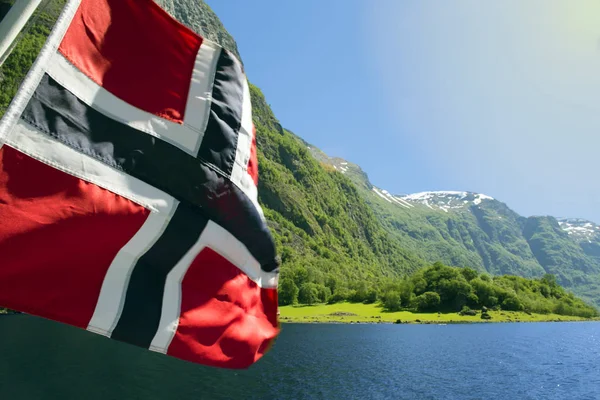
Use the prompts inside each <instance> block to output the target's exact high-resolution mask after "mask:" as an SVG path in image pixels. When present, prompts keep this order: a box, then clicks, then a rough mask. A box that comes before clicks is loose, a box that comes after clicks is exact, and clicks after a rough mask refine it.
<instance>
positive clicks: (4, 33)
mask: <svg viewBox="0 0 600 400" xmlns="http://www.w3.org/2000/svg"><path fill="white" fill-rule="evenodd" d="M41 2H42V0H17V1H16V2H15V4H13V6H12V7H11V8H10V10H9V11H8V14H6V16H5V17H4V19H3V20H2V22H0V66H2V64H4V61H6V59H7V58H8V55H9V54H10V51H11V45H12V43H13V42H14V41H15V39H16V38H17V36H18V35H19V33H20V32H21V30H23V27H25V24H26V23H27V21H29V18H31V16H32V15H33V13H34V12H35V10H36V8H38V6H39V5H40V3H41Z"/></svg>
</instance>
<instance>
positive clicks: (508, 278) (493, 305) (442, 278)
mask: <svg viewBox="0 0 600 400" xmlns="http://www.w3.org/2000/svg"><path fill="white" fill-rule="evenodd" d="M380 298H381V302H382V305H383V306H384V308H385V309H387V310H390V311H397V310H402V309H405V310H412V311H419V312H425V311H430V312H431V311H445V312H456V311H462V312H463V313H468V312H469V310H470V309H477V310H481V309H491V310H505V311H526V312H533V313H538V314H550V313H553V314H558V315H576V316H580V317H585V318H591V317H596V316H598V312H597V310H596V309H595V308H593V307H591V306H589V305H587V304H586V303H584V302H583V301H582V300H581V299H578V298H577V297H575V296H574V295H573V294H572V293H569V292H567V291H566V290H565V289H563V288H562V287H561V286H560V285H559V284H558V283H557V282H556V278H555V277H554V275H551V274H546V275H544V276H543V277H541V278H538V279H528V278H523V277H519V276H512V275H502V276H493V277H492V276H489V275H487V274H479V273H478V272H477V271H475V270H474V269H471V268H455V267H448V266H446V265H443V264H442V263H439V262H438V263H435V264H434V265H432V266H430V267H427V268H424V269H420V270H418V271H417V272H415V273H413V274H412V275H410V276H408V277H406V278H404V279H402V280H397V281H395V282H389V283H387V284H385V285H384V286H382V287H381V288H380Z"/></svg>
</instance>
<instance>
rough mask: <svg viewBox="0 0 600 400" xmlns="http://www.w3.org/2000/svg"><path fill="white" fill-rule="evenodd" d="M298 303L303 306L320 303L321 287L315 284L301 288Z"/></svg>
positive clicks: (308, 284) (304, 285) (306, 284)
mask: <svg viewBox="0 0 600 400" xmlns="http://www.w3.org/2000/svg"><path fill="white" fill-rule="evenodd" d="M298 301H299V302H300V303H302V304H315V303H317V302H318V301H319V287H318V285H316V284H314V283H310V282H309V283H305V284H303V285H302V286H300V291H299V292H298Z"/></svg>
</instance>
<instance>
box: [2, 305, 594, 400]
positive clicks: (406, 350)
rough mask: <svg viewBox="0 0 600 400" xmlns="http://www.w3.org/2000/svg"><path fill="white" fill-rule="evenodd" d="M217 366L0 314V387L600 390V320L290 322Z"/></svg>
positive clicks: (286, 393) (555, 395)
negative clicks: (268, 341)
mask: <svg viewBox="0 0 600 400" xmlns="http://www.w3.org/2000/svg"><path fill="white" fill-rule="evenodd" d="M282 328H283V330H282V333H281V335H280V337H279V339H278V340H277V343H276V344H275V346H274V347H273V348H272V350H271V352H270V353H268V354H267V355H266V356H265V357H264V358H263V359H262V360H260V361H259V362H258V363H257V364H256V365H255V366H253V367H251V368H250V369H249V370H244V371H231V370H221V369H211V368H207V367H202V366H197V365H193V364H189V363H186V362H182V361H179V360H176V359H171V358H167V357H165V356H162V355H158V354H154V353H151V352H149V351H145V350H142V349H138V348H135V347H133V346H129V345H125V344H121V343H118V342H115V341H111V340H108V339H106V338H104V337H101V336H98V335H95V334H91V333H88V332H85V331H83V330H79V329H76V328H72V327H69V326H64V325H60V324H57V323H54V322H50V321H46V320H42V319H38V318H34V317H31V316H22V315H21V316H4V317H0V357H1V358H0V399H89V400H95V399H102V400H106V399H144V400H154V399H511V400H512V399H597V398H600V323H597V322H589V323H529V324H527V323H521V324H480V325H444V326H439V325H364V324H361V325H333V324H331V325H330V324H323V325H300V324H285V325H283V327H282Z"/></svg>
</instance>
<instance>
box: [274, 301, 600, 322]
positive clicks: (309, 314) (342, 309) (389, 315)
mask: <svg viewBox="0 0 600 400" xmlns="http://www.w3.org/2000/svg"><path fill="white" fill-rule="evenodd" d="M279 309H280V312H281V314H280V316H279V320H280V321H281V322H282V323H371V324H376V323H395V322H397V321H401V323H403V324H404V323H409V324H436V323H440V324H458V323H484V322H568V321H600V318H582V317H574V316H566V315H558V314H527V313H525V312H517V311H489V312H488V313H489V315H490V316H491V317H492V319H491V320H484V319H481V314H480V313H478V314H477V315H475V316H469V315H460V314H458V313H456V312H454V313H413V312H410V311H396V312H387V311H384V310H383V308H382V307H381V306H380V305H378V304H361V303H337V304H318V305H312V306H304V305H302V306H281V307H280V308H279Z"/></svg>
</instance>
